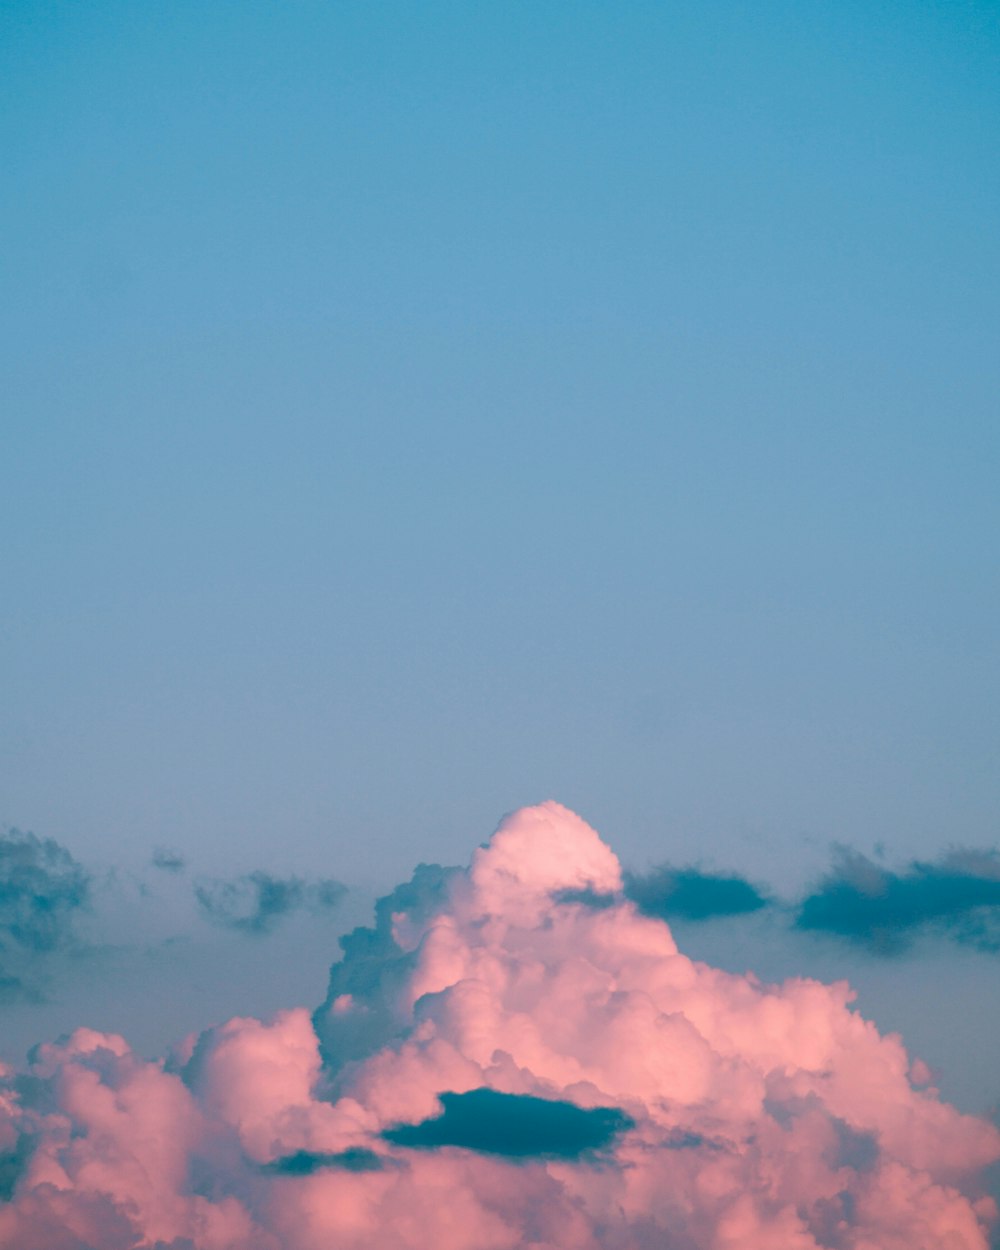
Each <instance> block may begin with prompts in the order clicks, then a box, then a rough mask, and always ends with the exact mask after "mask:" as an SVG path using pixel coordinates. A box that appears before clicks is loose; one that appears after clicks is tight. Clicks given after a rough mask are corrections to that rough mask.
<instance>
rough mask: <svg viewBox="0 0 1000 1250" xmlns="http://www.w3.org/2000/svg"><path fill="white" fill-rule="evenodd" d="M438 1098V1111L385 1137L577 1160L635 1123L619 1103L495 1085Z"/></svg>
mask: <svg viewBox="0 0 1000 1250" xmlns="http://www.w3.org/2000/svg"><path fill="white" fill-rule="evenodd" d="M440 1101H441V1106H442V1111H441V1114H440V1115H436V1116H433V1117H432V1118H430V1119H427V1120H423V1121H421V1123H419V1124H403V1125H397V1126H396V1127H395V1128H391V1129H387V1130H386V1131H385V1132H384V1133H383V1134H382V1137H383V1139H384V1140H385V1141H388V1142H392V1143H393V1144H394V1145H397V1146H409V1147H410V1148H412V1149H414V1150H432V1149H438V1148H440V1147H442V1146H458V1147H461V1148H463V1149H465V1150H478V1151H482V1152H483V1153H485V1154H495V1155H502V1156H504V1157H506V1158H510V1159H526V1158H544V1157H545V1156H552V1157H554V1158H562V1159H577V1158H579V1157H580V1156H581V1155H584V1154H587V1153H589V1152H591V1151H595V1150H600V1149H602V1148H604V1147H606V1146H608V1145H609V1144H610V1143H611V1141H612V1140H613V1139H614V1138H615V1137H616V1136H617V1135H618V1134H619V1133H622V1132H624V1131H625V1130H626V1129H628V1128H632V1127H633V1125H632V1121H631V1120H630V1119H629V1117H628V1116H627V1115H625V1114H624V1113H623V1112H622V1111H621V1110H620V1109H619V1108H617V1107H592V1108H584V1107H578V1106H576V1104H575V1103H572V1102H564V1101H561V1100H559V1099H550V1098H534V1097H532V1095H530V1094H504V1093H501V1092H500V1091H499V1090H495V1089H470V1090H469V1091H468V1092H467V1093H464V1094H456V1093H450V1092H449V1093H443V1094H441V1095H440Z"/></svg>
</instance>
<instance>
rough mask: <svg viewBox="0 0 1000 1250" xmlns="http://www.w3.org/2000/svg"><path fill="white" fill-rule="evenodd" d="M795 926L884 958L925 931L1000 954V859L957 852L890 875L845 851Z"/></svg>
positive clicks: (839, 851)
mask: <svg viewBox="0 0 1000 1250" xmlns="http://www.w3.org/2000/svg"><path fill="white" fill-rule="evenodd" d="M796 925H797V927H798V928H800V929H812V930H818V931H822V932H826V933H833V934H837V935H838V936H840V937H843V938H847V939H848V940H850V941H852V942H857V943H860V944H862V945H864V946H866V947H868V948H869V949H870V950H872V951H874V952H876V953H878V954H883V955H892V954H897V953H899V952H900V951H902V950H904V949H905V948H906V946H907V945H908V944H909V943H910V941H911V940H912V939H913V938H914V937H915V936H916V935H917V934H919V933H921V932H938V933H943V934H946V935H948V936H950V937H952V938H954V939H956V940H957V941H959V942H963V943H965V944H968V945H971V946H976V947H978V948H979V949H981V950H988V951H1000V855H998V854H997V852H996V851H972V850H954V851H949V852H948V853H947V854H945V855H943V856H941V857H940V858H939V859H938V860H936V861H932V862H920V861H915V862H913V863H912V864H910V865H909V866H908V867H907V868H905V869H904V870H903V871H902V872H893V871H891V870H890V869H888V868H884V867H882V866H881V865H879V864H876V863H874V862H873V861H872V860H870V859H869V858H868V857H867V856H865V855H862V854H860V853H859V852H858V851H854V850H851V849H849V848H848V847H843V846H841V847H838V848H836V854H835V860H834V864H833V867H832V869H831V871H830V872H829V873H828V874H827V876H826V877H825V878H824V879H823V880H822V881H821V882H820V884H819V886H818V887H817V889H816V890H815V891H814V892H813V893H812V894H810V895H809V896H808V897H807V898H806V899H805V900H804V902H803V903H802V906H801V909H800V911H799V914H798V917H797V919H796Z"/></svg>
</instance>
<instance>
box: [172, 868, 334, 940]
mask: <svg viewBox="0 0 1000 1250" xmlns="http://www.w3.org/2000/svg"><path fill="white" fill-rule="evenodd" d="M346 893H347V890H346V887H345V886H343V885H342V884H341V883H340V882H339V881H333V880H324V881H312V882H307V881H303V880H301V879H300V878H299V877H275V876H272V874H271V873H268V872H261V871H257V872H251V873H247V874H246V875H245V876H242V877H237V878H236V879H235V880H234V881H218V880H214V881H202V882H199V883H198V884H197V885H196V886H195V898H196V899H197V900H198V905H199V907H200V908H201V910H202V912H203V913H204V915H205V916H206V917H207V918H208V919H209V920H211V921H212V922H213V923H215V924H218V925H221V926H223V928H227V929H235V930H236V931H237V932H239V933H250V934H254V935H257V936H260V935H262V934H265V933H270V932H271V931H272V930H273V929H274V927H275V925H277V924H278V922H279V921H280V920H281V919H282V918H283V917H285V916H288V915H290V914H291V913H292V912H295V911H303V910H304V911H309V912H312V913H314V914H317V913H321V912H325V911H329V910H330V909H331V908H333V907H336V905H337V904H338V903H339V902H340V900H341V899H342V898H343V897H344V895H345V894H346Z"/></svg>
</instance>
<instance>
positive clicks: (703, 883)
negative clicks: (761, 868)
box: [625, 864, 769, 920]
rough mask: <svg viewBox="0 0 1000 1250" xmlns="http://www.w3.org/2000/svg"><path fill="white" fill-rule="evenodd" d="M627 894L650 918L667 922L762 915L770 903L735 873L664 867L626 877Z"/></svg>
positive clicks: (629, 874)
mask: <svg viewBox="0 0 1000 1250" xmlns="http://www.w3.org/2000/svg"><path fill="white" fill-rule="evenodd" d="M625 893H626V894H627V895H628V897H629V898H630V899H631V900H632V901H633V902H634V903H635V904H636V906H637V907H638V908H639V910H640V911H642V912H644V913H645V914H646V915H647V916H656V917H658V918H659V919H663V920H711V919H714V918H717V917H720V916H738V915H743V914H745V913H746V912H753V911H759V910H760V909H761V908H763V907H766V906H767V905H768V902H769V900H768V899H767V897H766V896H765V895H763V894H762V893H761V892H760V891H759V890H758V889H757V887H756V886H754V885H751V884H750V882H749V881H747V880H746V879H745V878H744V877H740V876H737V875H736V874H735V873H721V872H703V871H702V870H701V869H699V868H674V867H672V866H671V865H670V864H662V865H661V866H660V867H658V868H653V869H651V870H650V871H649V872H646V873H636V872H628V873H626V874H625Z"/></svg>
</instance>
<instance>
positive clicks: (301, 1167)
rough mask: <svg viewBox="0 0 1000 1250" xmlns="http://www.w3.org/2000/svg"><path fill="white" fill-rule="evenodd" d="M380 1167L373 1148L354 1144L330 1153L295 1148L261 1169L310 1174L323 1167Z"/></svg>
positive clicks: (281, 1173)
mask: <svg viewBox="0 0 1000 1250" xmlns="http://www.w3.org/2000/svg"><path fill="white" fill-rule="evenodd" d="M382 1167H383V1162H382V1160H381V1159H380V1158H379V1156H378V1155H377V1154H376V1153H375V1152H374V1150H365V1149H363V1148H361V1147H357V1146H356V1147H353V1148H352V1149H350V1150H338V1151H336V1152H334V1153H332V1154H331V1153H323V1152H320V1151H314V1150H297V1151H296V1152H295V1154H293V1155H283V1156H282V1157H281V1158H280V1159H275V1160H274V1161H273V1162H272V1163H268V1164H265V1165H264V1167H263V1169H262V1170H263V1171H264V1172H269V1173H271V1174H272V1175H274V1176H312V1174H313V1173H314V1172H319V1171H322V1170H323V1169H324V1168H334V1169H339V1170H340V1171H342V1172H379V1171H381V1170H382Z"/></svg>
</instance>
